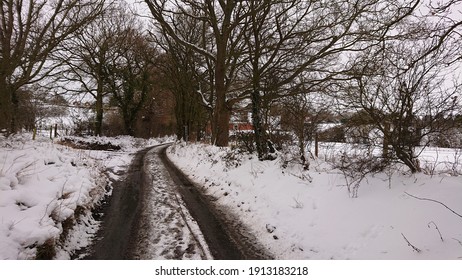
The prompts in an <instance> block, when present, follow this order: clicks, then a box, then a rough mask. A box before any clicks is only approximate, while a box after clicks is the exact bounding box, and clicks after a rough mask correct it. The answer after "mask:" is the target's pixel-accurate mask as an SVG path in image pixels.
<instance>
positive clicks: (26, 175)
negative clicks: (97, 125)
mask: <svg viewBox="0 0 462 280" xmlns="http://www.w3.org/2000/svg"><path fill="white" fill-rule="evenodd" d="M0 137H1V138H0V260H1V259H35V258H52V257H54V258H57V259H69V258H70V257H71V253H72V252H73V251H75V250H77V249H79V248H82V247H85V246H87V245H88V244H89V242H90V238H91V237H92V235H93V234H94V233H95V232H96V231H97V229H98V227H99V224H98V222H96V221H95V220H94V219H93V217H92V215H91V209H93V208H94V207H96V206H97V205H98V202H99V201H100V200H101V199H102V198H103V196H104V195H105V194H106V193H108V192H110V188H108V186H109V185H110V182H109V178H112V179H119V178H120V175H121V173H120V171H123V170H125V169H126V168H127V166H128V165H129V164H130V162H131V160H132V158H133V153H134V152H136V151H137V150H138V149H140V148H143V147H146V146H152V145H155V144H158V143H161V142H163V141H167V139H152V140H142V139H134V138H132V137H118V138H91V137H90V138H76V139H75V140H76V141H77V140H78V141H81V142H87V143H97V142H98V143H103V144H104V143H106V142H110V143H111V144H113V145H118V146H120V150H118V151H96V150H77V149H73V148H70V147H67V146H63V145H60V144H57V143H53V142H52V141H51V140H50V139H49V138H46V137H42V138H41V137H39V138H38V139H37V140H36V141H32V140H31V139H32V135H31V134H19V135H16V136H13V137H10V138H8V139H6V138H4V137H3V136H0ZM106 170H107V171H108V172H106V173H104V171H106Z"/></svg>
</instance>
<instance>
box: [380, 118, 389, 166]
mask: <svg viewBox="0 0 462 280" xmlns="http://www.w3.org/2000/svg"><path fill="white" fill-rule="evenodd" d="M383 130H384V131H383V143H382V144H383V145H382V157H383V158H384V159H388V153H389V151H388V145H389V144H390V143H389V139H388V136H389V135H390V123H389V122H388V121H385V123H384V124H383Z"/></svg>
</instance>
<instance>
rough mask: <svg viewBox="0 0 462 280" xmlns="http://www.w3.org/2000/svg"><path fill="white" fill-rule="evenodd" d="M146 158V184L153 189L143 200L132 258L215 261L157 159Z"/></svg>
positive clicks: (154, 155) (154, 156)
mask: <svg viewBox="0 0 462 280" xmlns="http://www.w3.org/2000/svg"><path fill="white" fill-rule="evenodd" d="M159 149H160V147H159V148H154V149H152V150H150V151H149V152H148V153H147V154H146V157H145V165H144V168H145V176H146V178H145V180H146V181H147V183H148V184H150V185H151V186H152V187H151V188H149V189H147V190H146V191H145V193H144V195H143V197H142V200H143V201H142V211H141V214H140V215H141V216H140V224H139V229H138V232H137V236H136V237H135V238H134V239H135V240H137V244H135V245H134V252H133V255H134V256H133V258H134V259H142V260H200V259H213V257H212V255H211V253H210V250H209V249H208V246H207V244H206V242H205V240H204V238H203V236H202V233H201V231H200V229H199V226H198V225H197V223H196V221H195V220H194V219H193V218H192V217H191V215H190V214H189V211H188V210H187V208H186V206H185V203H184V202H183V201H182V199H181V196H180V195H179V194H178V191H177V188H176V187H175V183H174V182H173V179H172V178H171V177H170V175H169V172H168V170H167V169H166V168H165V167H164V166H163V164H162V161H161V159H160V157H159V155H158V150H159Z"/></svg>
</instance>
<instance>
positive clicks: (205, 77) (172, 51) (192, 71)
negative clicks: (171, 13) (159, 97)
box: [155, 15, 213, 141]
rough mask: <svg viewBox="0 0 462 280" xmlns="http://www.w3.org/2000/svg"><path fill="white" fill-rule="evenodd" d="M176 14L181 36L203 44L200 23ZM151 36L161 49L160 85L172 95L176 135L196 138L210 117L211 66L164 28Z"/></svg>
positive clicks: (186, 139) (211, 101)
mask: <svg viewBox="0 0 462 280" xmlns="http://www.w3.org/2000/svg"><path fill="white" fill-rule="evenodd" d="M178 17H179V18H178V20H177V22H178V25H177V31H178V32H181V34H182V37H183V38H187V39H188V41H189V42H194V43H195V44H197V45H201V44H203V42H204V40H205V38H204V36H205V34H204V30H203V26H202V25H199V24H198V23H197V22H196V21H194V20H191V19H190V18H188V17H184V16H183V17H182V16H181V15H179V16H178ZM155 38H156V40H157V43H158V45H159V46H160V47H161V48H162V49H163V50H164V52H165V54H164V55H163V56H162V58H163V61H162V63H159V68H160V70H161V73H162V79H161V83H162V86H163V87H164V88H165V89H167V90H169V91H170V92H172V93H173V95H174V96H175V116H176V122H177V129H176V131H177V136H178V138H179V139H183V140H185V141H188V140H196V139H200V138H201V136H203V135H204V134H205V130H206V126H207V121H208V120H209V119H210V118H211V117H212V115H211V113H212V104H213V98H211V97H212V94H211V86H210V84H211V82H212V81H213V78H212V77H211V76H213V69H212V68H211V67H209V64H208V63H207V60H206V59H204V57H202V56H200V55H198V54H197V53H196V52H194V51H193V50H191V49H190V48H187V47H185V46H183V45H182V44H179V43H177V42H176V41H175V40H173V39H172V38H171V37H170V36H169V35H168V34H166V33H165V31H161V36H155Z"/></svg>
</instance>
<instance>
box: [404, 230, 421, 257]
mask: <svg viewBox="0 0 462 280" xmlns="http://www.w3.org/2000/svg"><path fill="white" fill-rule="evenodd" d="M401 235H402V236H403V238H404V240H405V241H406V242H407V245H408V246H409V247H411V248H412V250H414V251H416V252H417V253H420V252H422V250H420V249H419V248H417V247H416V246H414V245H412V244H411V242H409V240H407V238H406V236H404V234H403V233H401Z"/></svg>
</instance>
